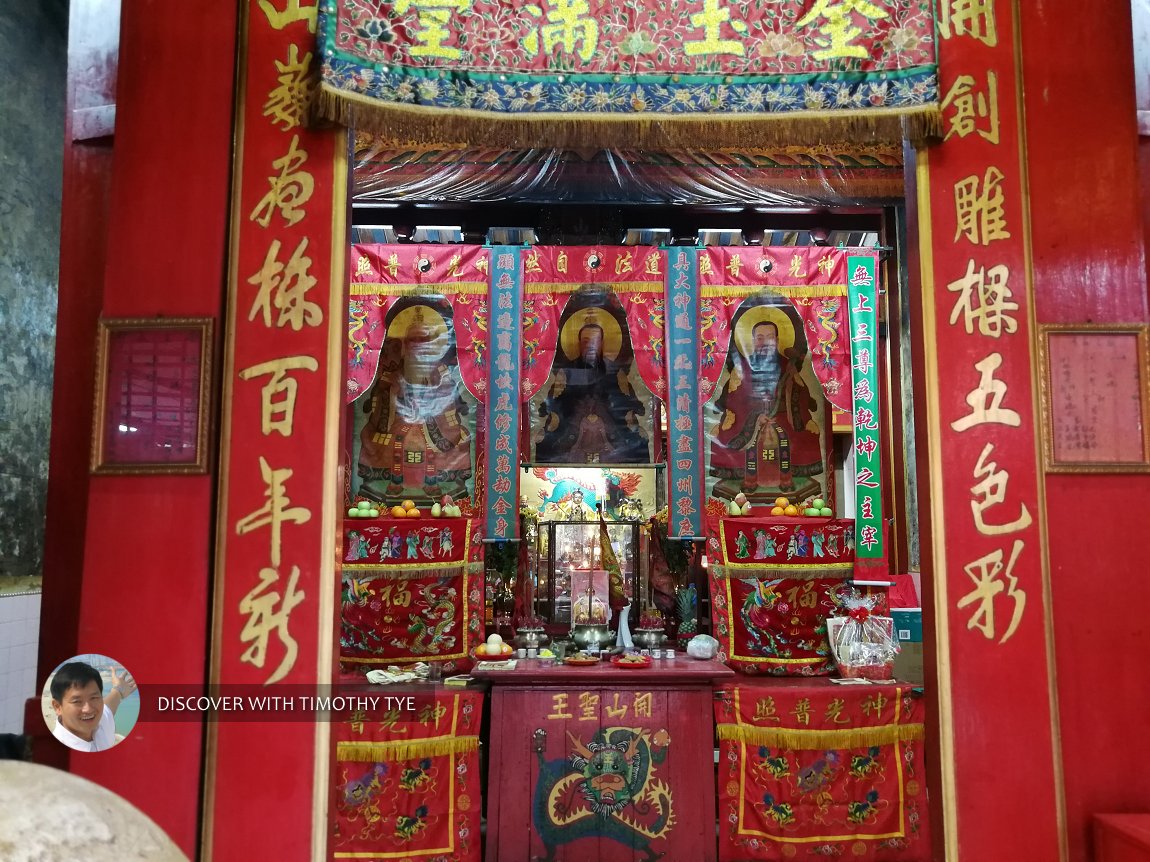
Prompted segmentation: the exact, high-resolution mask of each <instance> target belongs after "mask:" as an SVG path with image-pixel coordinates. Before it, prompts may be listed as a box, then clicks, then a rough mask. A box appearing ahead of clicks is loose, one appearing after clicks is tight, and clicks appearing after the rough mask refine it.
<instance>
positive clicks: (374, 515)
mask: <svg viewBox="0 0 1150 862" xmlns="http://www.w3.org/2000/svg"><path fill="white" fill-rule="evenodd" d="M367 514H368V516H369V517H372V518H378V517H379V509H368V510H367Z"/></svg>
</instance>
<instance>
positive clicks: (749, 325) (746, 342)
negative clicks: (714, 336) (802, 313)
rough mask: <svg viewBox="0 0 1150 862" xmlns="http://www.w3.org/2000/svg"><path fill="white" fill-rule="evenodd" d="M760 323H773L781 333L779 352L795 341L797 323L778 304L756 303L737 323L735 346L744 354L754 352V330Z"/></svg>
mask: <svg viewBox="0 0 1150 862" xmlns="http://www.w3.org/2000/svg"><path fill="white" fill-rule="evenodd" d="M760 323H773V324H774V325H775V329H776V330H777V331H778V333H779V348H778V349H779V353H783V352H784V351H786V350H789V349H790V348H791V347H792V346H794V343H795V325H794V323H792V322H791V319H790V318H789V317H787V314H786V312H785V311H783V310H782V309H781V308H780V307H779V306H777V305H756V306H755V307H754V308H751V309H749V310H748V311H745V312H744V313H743V316H742V317H740V318H739V322H738V323H736V324H735V346H736V347H737V348H738V350H739V353H741V354H743V356H750V355H751V354H752V353H754V352H755V351H754V331H755V327H756V326H758V325H759V324H760Z"/></svg>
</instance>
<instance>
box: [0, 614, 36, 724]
mask: <svg viewBox="0 0 1150 862" xmlns="http://www.w3.org/2000/svg"><path fill="white" fill-rule="evenodd" d="M39 638H40V594H39V593H32V594H30V595H18V596H17V595H12V596H5V595H0V733H23V732H24V701H25V700H27V699H28V698H30V697H33V696H35V695H37V694H39V692H37V691H36V682H37V681H36V648H37V647H36V645H37V642H38V641H39Z"/></svg>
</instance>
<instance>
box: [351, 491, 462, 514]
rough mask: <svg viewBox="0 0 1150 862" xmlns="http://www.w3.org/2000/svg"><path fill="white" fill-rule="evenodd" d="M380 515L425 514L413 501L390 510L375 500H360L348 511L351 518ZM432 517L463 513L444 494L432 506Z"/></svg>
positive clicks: (448, 496) (449, 496) (405, 501)
mask: <svg viewBox="0 0 1150 862" xmlns="http://www.w3.org/2000/svg"><path fill="white" fill-rule="evenodd" d="M380 515H388V516H390V517H392V518H419V517H422V515H423V512H422V511H420V509H419V507H418V506H416V505H415V502H414V501H412V500H404V501H403V502H402V503H401V504H399V505H398V506H392V507H391V508H390V509H389V508H387V506H386V505H384V504H381V503H377V502H375V501H374V500H359V501H357V502H356V504H355V505H354V506H352V507H351V508H350V509H348V510H347V516H348V517H349V518H378V517H379V516H380ZM430 515H431V517H433V518H460V517H462V516H463V513H462V511H461V510H460V508H459V506H457V505H456V504H455V500H454V499H452V497H451V495H450V494H444V495H443V498H442V499H441V500H440V501H439V502H438V503H433V504H432V506H431V509H430Z"/></svg>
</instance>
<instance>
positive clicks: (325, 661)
mask: <svg viewBox="0 0 1150 862" xmlns="http://www.w3.org/2000/svg"><path fill="white" fill-rule="evenodd" d="M316 14H317V7H316V5H315V4H306V3H301V2H300V0H273V2H269V1H268V0H259V2H257V0H251V2H248V3H245V4H244V27H243V31H242V32H243V36H242V38H241V43H240V45H241V59H240V81H241V82H242V83H241V88H240V90H239V92H238V101H237V109H236V111H237V113H236V152H235V168H234V174H233V191H232V227H231V233H232V248H231V257H230V267H229V270H230V272H229V283H228V321H227V346H226V360H225V365H224V398H223V417H222V423H223V429H222V430H223V434H222V438H223V443H222V451H221V464H220V475H221V477H222V478H221V485H220V502H219V514H218V518H219V521H218V534H217V535H218V538H217V548H216V584H215V608H214V620H213V631H212V640H213V645H212V674H211V680H212V683H213V684H217V685H231V684H247V685H260V686H265V687H267V690H268V692H269V694H274V693H275V686H276V685H277V684H280V683H282V684H296V685H310V684H315V683H326V682H328V681H329V679H330V673H331V667H332V658H331V657H332V653H333V651H334V638H335V635H334V630H333V629H334V604H335V596H334V590H335V589H336V583H337V582H336V578H335V573H334V560H335V557H334V554H335V540H336V533H335V532H334V531H335V528H336V524H335V494H336V490H337V487H336V453H337V451H338V450H337V442H338V436H339V426H338V422H339V416H340V409H339V405H340V403H341V402H342V395H341V390H342V387H343V370H344V369H343V362H342V361H341V360H342V357H343V342H344V338H345V337H346V336H345V333H346V328H345V320H346V319H345V317H344V315H345V313H346V305H345V304H344V303H345V300H344V298H343V296H344V279H345V276H344V261H345V259H346V255H347V250H346V247H345V246H344V239H343V237H342V235H341V236H340V237H339V246H338V249H337V248H335V247H334V237H335V234H336V224H335V220H336V219H337V218H339V219H342V205H341V207H340V208H339V209H338V210H337V209H336V208H335V206H334V204H333V202H334V201H335V200H336V198H339V199H340V200H342V197H343V194H344V181H345V173H344V172H345V171H346V161H345V155H344V150H343V142H344V141H343V138H342V137H341V136H340V135H336V134H333V133H331V132H330V131H329V132H312V131H308V130H307V129H306V127H305V126H304V119H305V114H306V108H307V103H308V100H309V99H310V97H311V93H312V89H313V87H314V80H315V76H314V71H315V68H316V67H315V63H316V62H317V60H318V58H317V57H315V56H314V54H315V36H314V34H315V28H316ZM340 233H341V234H342V226H341V230H340ZM333 359H334V361H333ZM327 760H328V750H327V744H326V725H315V724H310V723H299V724H294V723H283V722H277V723H276V724H274V726H273V725H270V724H269V725H264V724H261V723H259V722H258V721H253V722H242V723H236V722H219V723H215V724H212V725H211V735H210V737H209V764H208V768H207V776H208V777H207V780H206V781H207V785H206V786H207V797H206V799H205V821H206V822H205V837H204V842H205V851H206V854H207V855H208V857H209V858H214V859H220V860H222V859H234V858H244V857H249V858H257V857H258V858H265V857H266V858H275V859H284V860H302V859H310V858H312V851H311V848H312V846H313V840H316V839H315V838H314V833H315V832H316V830H324V829H325V822H324V818H323V817H322V808H320V809H318V810H317V800H318V802H319V803H320V804H322V802H323V799H324V797H325V795H326V788H322V787H320V788H317V787H316V783H317V782H320V783H322V781H323V780H322V779H319V778H317V775H322V774H323V770H322V769H318V770H317V764H324V763H326V762H327ZM257 783H258V784H259V785H261V786H265V787H269V786H270V787H276V788H277V791H276V793H275V794H274V800H273V798H272V796H269V795H268V794H265V793H259V792H255V787H256V784H257ZM269 818H274V819H275V820H276V822H277V823H278V824H279V826H277V828H276V829H274V830H270V831H269V830H253V829H252V828H251V826H252V824H253V823H259V822H266V821H267V820H268V819H269ZM321 834H322V833H321Z"/></svg>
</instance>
